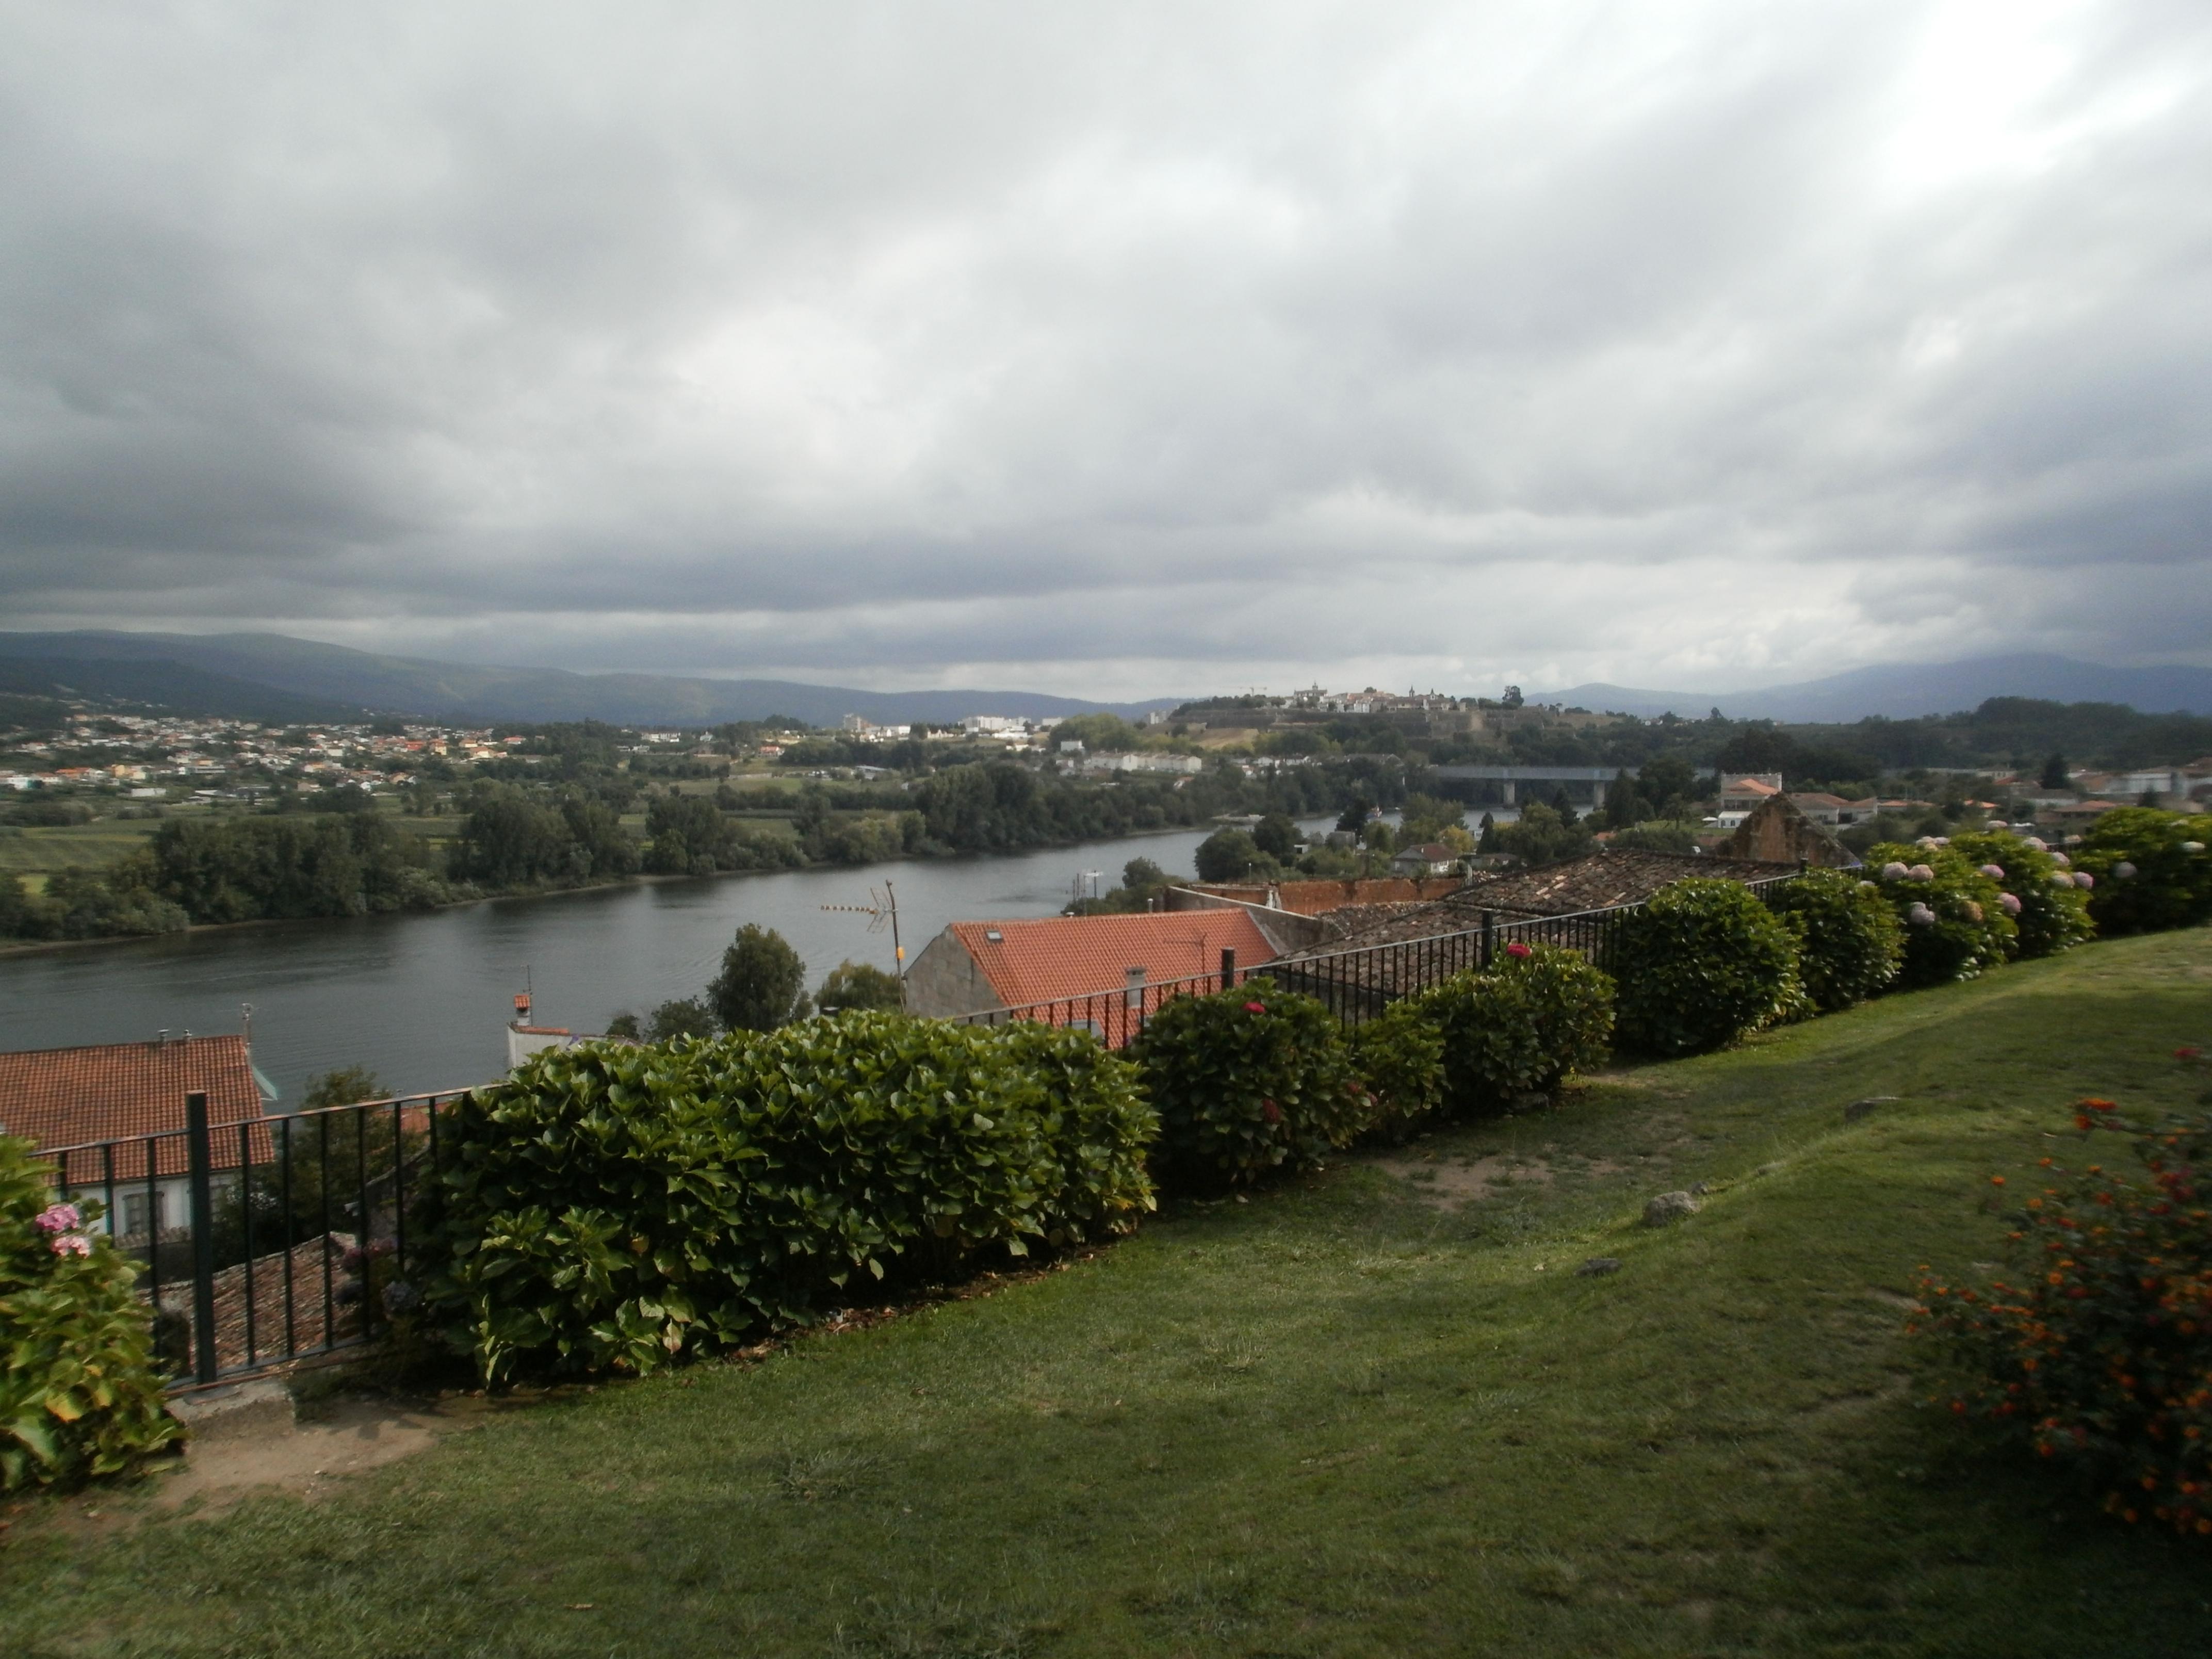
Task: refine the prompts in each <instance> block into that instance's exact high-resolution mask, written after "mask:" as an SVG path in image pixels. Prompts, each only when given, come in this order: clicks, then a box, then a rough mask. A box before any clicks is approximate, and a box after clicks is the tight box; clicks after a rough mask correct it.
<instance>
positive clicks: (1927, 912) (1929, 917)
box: [1905, 904, 1936, 927]
mask: <svg viewBox="0 0 2212 1659" xmlns="http://www.w3.org/2000/svg"><path fill="white" fill-rule="evenodd" d="M1905 920H1906V921H1909V922H1911V924H1912V925H1913V926H1914V927H1928V926H1929V925H1930V924H1931V923H1933V922H1934V921H1935V920H1936V913H1935V912H1934V911H1933V910H1931V909H1929V908H1928V907H1927V906H1926V905H1924V904H1916V905H1914V906H1913V907H1912V908H1911V909H1910V910H1907V911H1906V912H1905Z"/></svg>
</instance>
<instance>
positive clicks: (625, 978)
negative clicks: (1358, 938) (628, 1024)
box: [0, 819, 1328, 1102]
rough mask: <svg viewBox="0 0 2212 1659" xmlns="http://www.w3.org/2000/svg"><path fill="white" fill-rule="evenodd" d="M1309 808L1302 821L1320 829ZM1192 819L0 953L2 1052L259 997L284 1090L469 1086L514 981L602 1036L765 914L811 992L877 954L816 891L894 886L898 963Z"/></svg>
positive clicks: (1143, 850) (1110, 863)
mask: <svg viewBox="0 0 2212 1659" xmlns="http://www.w3.org/2000/svg"><path fill="white" fill-rule="evenodd" d="M1326 823H1328V820H1326V819H1314V820H1310V821H1309V826H1308V827H1313V826H1315V825H1322V824H1326ZM1206 833H1207V832H1206V830H1203V829H1193V830H1183V831H1177V832H1175V833H1173V834H1169V835H1160V836H1132V837H1129V838H1127V839H1124V840H1120V841H1111V842H1090V843H1087V844H1085V845H1083V846H1079V847H1073V848H1066V847H1061V848H1047V849H1044V850H1041V851H1037V852H1032V853H1018V854H1009V855H1006V856H1002V857H993V858H975V859H958V860H933V861H930V862H913V863H902V864H884V865H872V866H865V867H861V868H858V869H825V870H800V871H785V872H778V873H776V874H773V875H754V876H722V877H717V878H712V879H708V880H700V881H669V882H656V883H653V884H648V885H644V886H636V887H618V888H608V889H604V890H599V891H594V892H585V893H563V894H556V895H552V896H547V897H542V898H513V899H492V900H488V901H486V902H483V903H481V904H473V905H468V906H465V907H462V908H457V909H452V910H441V911H438V912H436V913H435V914H432V915H402V916H364V917H361V918H359V919H356V920H354V921H316V922H280V923H270V924H265V925H262V926H258V927H234V928H224V929H216V930H214V931H210V932H204V933H185V934H180V935H177V936H173V937H170V938H165V939H137V940H130V941H125V942H119V943H117V944H112V945H86V946H82V947H79V948H76V949H71V950H65V951H53V952H51V953H46V954H38V955H30V956H20V957H0V1048H58V1047H63V1046H66V1045H70V1044H76V1043H91V1042H130V1041H133V1040H136V1039H139V1038H150V1037H152V1036H154V1035H155V1032H156V1031H159V1030H163V1029H167V1030H170V1031H172V1032H176V1031H181V1030H192V1031H197V1032H200V1033H202V1034H207V1033H212V1032H218V1031H234V1030H237V1029H238V1027H239V1006H240V1004H241V1003H251V1004H252V1006H253V1052H254V1058H255V1060H257V1061H258V1063H259V1065H260V1066H261V1069H262V1070H263V1071H264V1073H267V1074H268V1075H269V1077H270V1079H271V1080H272V1081H274V1082H275V1083H276V1085H277V1086H278V1088H279V1089H280V1090H281V1091H283V1097H284V1099H285V1100H286V1101H288V1102H296V1101H297V1100H298V1099H299V1097H300V1095H301V1091H302V1089H303V1086H304V1085H305V1083H306V1081H307V1079H308V1078H310V1077H312V1076H313V1075H314V1074H315V1073H319V1072H324V1071H328V1070H330V1069H331V1068H332V1067H334V1066H354V1065H361V1066H369V1067H371V1068H373V1069H374V1071H375V1072H376V1073H377V1075H378V1076H379V1077H380V1078H381V1079H383V1081H384V1083H385V1085H386V1086H387V1087H388V1088H391V1089H393V1090H395V1091H400V1092H403V1093H411V1092H416V1091H426V1090H432V1089H449V1088H458V1087H460V1086H463V1085H469V1084H474V1083H480V1082H483V1080H484V1079H487V1078H490V1077H494V1076H496V1075H497V1074H498V1073H500V1072H501V1071H502V1070H503V1069H504V1068H505V1065H506V1049H505V1033H504V1030H503V1026H504V1024H505V1022H506V1020H507V1018H509V1017H510V1015H511V1012H512V1007H513V1004H512V998H513V994H514V993H515V992H517V991H520V990H521V989H522V988H523V986H524V983H525V981H526V979H527V980H528V981H530V982H531V983H532V987H533V988H534V990H535V992H536V995H537V1017H538V1020H539V1021H540V1022H541V1023H543V1024H551V1025H566V1026H568V1027H571V1028H573V1029H574V1030H594V1031H595V1030H601V1029H603V1028H604V1026H605V1022H606V1020H607V1018H608V1017H609V1016H611V1014H613V1013H614V1012H616V1011H617V1010H618V1009H622V1008H637V1009H645V1008H650V1007H652V1006H653V1005H654V1004H656V1003H659V1002H661V1001H663V1000H666V999H668V998H670V997H680V996H690V995H692V994H696V993H697V992H698V991H699V990H701V989H702V987H704V986H705V984H706V982H707V981H708V979H710V978H711V977H713V975H714V971H715V968H716V966H717V964H718V963H719V960H720V956H721V952H722V947H723V946H724V945H727V944H728V943H729V940H730V936H731V934H732V933H734V932H736V930H737V929H738V927H740V926H742V925H743V924H744V923H745V922H748V921H754V922H758V923H760V924H761V925H762V926H763V927H773V928H775V929H776V930H777V931H778V932H779V933H781V934H782V935H783V936H784V937H785V938H786V939H789V940H790V941H791V942H792V944H793V945H795V946H796V947H797V948H798V950H799V954H800V955H801V956H803V957H805V958H806V965H807V979H808V983H809V985H810V987H811V986H812V985H816V984H819V983H820V982H821V979H822V976H823V974H825V973H827V972H828V971H829V969H831V968H832V967H834V966H836V963H838V962H839V961H841V960H842V959H844V958H846V957H851V958H852V959H853V960H854V961H857V962H872V963H876V964H878V966H881V967H884V968H886V969H887V968H889V967H890V965H891V941H890V933H888V932H886V933H883V934H881V935H879V936H877V937H871V936H870V934H869V933H868V925H867V918H866V917H865V916H857V915H836V914H830V913H825V912H824V911H823V909H822V908H821V907H822V906H823V905H824V904H854V903H865V902H867V898H868V890H869V889H870V888H871V887H872V886H874V887H881V886H882V884H884V881H885V880H887V879H888V880H890V881H891V882H893V883H895V884H896V887H897V890H898V901H899V928H900V933H901V934H902V937H903V939H904V940H905V942H906V947H907V959H908V961H909V962H911V961H912V960H913V959H914V957H915V953H916V952H917V951H920V949H921V946H922V945H926V944H927V943H928V941H929V940H930V939H932V938H933V936H934V935H935V934H936V933H938V932H939V929H941V928H942V927H944V926H945V923H946V922H948V921H954V920H956V919H968V918H983V917H1006V916H1038V915H1052V914H1053V913H1054V912H1055V911H1057V910H1058V909H1059V908H1060V907H1061V906H1062V905H1064V904H1066V902H1067V899H1068V895H1069V893H1070V891H1071V890H1072V886H1073V880H1074V878H1075V877H1076V875H1077V874H1078V873H1079V872H1082V871H1085V870H1097V871H1100V872H1103V875H1104V878H1105V881H1106V884H1108V885H1109V886H1110V885H1112V884H1114V883H1115V881H1116V880H1118V879H1119V878H1120V875H1121V866H1122V865H1123V864H1125V863H1126V862H1127V860H1130V859H1133V858H1139V857H1142V858H1148V859H1151V860H1153V861H1154V862H1155V863H1157V864H1158V865H1159V866H1162V867H1163V868H1164V869H1165V870H1167V871H1168V872H1169V873H1170V874H1171V875H1179V876H1182V877H1184V878H1188V877H1189V876H1190V874H1191V871H1192V862H1191V860H1192V854H1194V851H1195V850H1196V848H1197V846H1198V843H1199V842H1200V841H1202V840H1204V839H1205V838H1206Z"/></svg>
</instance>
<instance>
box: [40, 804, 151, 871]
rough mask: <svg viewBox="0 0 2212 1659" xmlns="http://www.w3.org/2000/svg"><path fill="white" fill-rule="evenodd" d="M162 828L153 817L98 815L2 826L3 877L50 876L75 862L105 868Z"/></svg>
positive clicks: (144, 842)
mask: <svg viewBox="0 0 2212 1659" xmlns="http://www.w3.org/2000/svg"><path fill="white" fill-rule="evenodd" d="M160 828H161V823H159V822H158V821H157V820H155V819H153V818H120V819H118V818H97V819H94V821H93V822H92V823H58V824H31V825H23V826H9V827H7V828H0V876H32V877H38V876H47V875H52V874H53V873H54V872H56V871H59V870H65V869H67V868H68V867H69V866H70V865H73V864H74V865H76V866H80V867H82V868H83V869H87V870H104V869H106V867H107V866H109V865H111V864H112V863H114V862H115V861H116V860H118V859H120V858H122V857H124V856H125V854H131V853H135V852H137V850H138V849H139V848H142V847H143V846H144V845H145V844H146V843H147V842H149V841H150V840H152V839H153V837H154V832H155V830H156V829H160Z"/></svg>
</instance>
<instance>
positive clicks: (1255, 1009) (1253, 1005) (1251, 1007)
mask: <svg viewBox="0 0 2212 1659" xmlns="http://www.w3.org/2000/svg"><path fill="white" fill-rule="evenodd" d="M1244 1012H1246V1013H1248V1014H1264V1013H1266V1012H1267V1004H1266V1003H1264V1002H1248V1003H1246V1004H1245V1005H1244Z"/></svg>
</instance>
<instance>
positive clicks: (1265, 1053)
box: [1129, 979, 1370, 1189]
mask: <svg viewBox="0 0 2212 1659" xmlns="http://www.w3.org/2000/svg"><path fill="white" fill-rule="evenodd" d="M1129 1052H1130V1054H1131V1055H1132V1057H1133V1058H1134V1060H1136V1062H1137V1064H1138V1065H1139V1066H1140V1067H1141V1068H1142V1069H1143V1072H1144V1079H1145V1089H1146V1093H1147V1094H1148V1095H1149V1096H1150V1097H1151V1098H1152V1105H1153V1106H1154V1107H1155V1108H1156V1109H1158V1112H1159V1115H1160V1140H1159V1152H1158V1162H1159V1166H1160V1173H1161V1177H1162V1179H1163V1180H1164V1181H1166V1182H1170V1183H1171V1184H1173V1185H1175V1186H1177V1187H1182V1188H1199V1189H1205V1188H1218V1187H1220V1186H1223V1185H1226V1184H1231V1183H1243V1182H1255V1181H1259V1180H1261V1179H1264V1178H1266V1177H1267V1176H1273V1175H1277V1174H1285V1173H1289V1172H1291V1171H1294V1170H1305V1169H1311V1168H1313V1167H1315V1166H1316V1165H1317V1164H1321V1163H1322V1161H1323V1160H1325V1159H1326V1158H1328V1155H1329V1153H1330V1152H1333V1151H1335V1150H1336V1149H1338V1148H1340V1147H1343V1146H1350V1145H1351V1144H1352V1141H1353V1140H1354V1139H1357V1138H1358V1134H1359V1133H1360V1131H1361V1130H1362V1129H1364V1127H1366V1125H1367V1121H1368V1114H1369V1109H1370V1108H1369V1104H1368V1099H1367V1091H1366V1090H1365V1089H1364V1088H1363V1087H1362V1086H1361V1085H1360V1083H1359V1080H1358V1079H1357V1078H1356V1077H1354V1076H1353V1075H1352V1066H1351V1065H1350V1063H1349V1060H1348V1058H1347V1056H1346V1052H1345V1047H1344V1042H1343V1040H1342V1039H1341V1038H1340V1036H1339V1035H1338V1033H1337V1027H1336V1021H1335V1019H1334V1018H1333V1017H1332V1016H1331V1015H1330V1013H1329V1012H1328V1009H1327V1008H1326V1007H1324V1006H1322V1004H1321V1003H1320V1002H1318V1001H1316V1000H1315V999H1314V998H1312V997H1310V996H1304V995H1301V994H1298V993H1297V992H1293V991H1285V990H1283V989H1281V988H1280V987H1278V986H1277V985H1276V984H1275V983H1274V982H1273V981H1272V980H1267V979H1255V980H1252V981H1249V982H1248V983H1246V984H1244V985H1242V986H1239V987H1235V988H1233V989H1231V990H1226V991H1218V992H1215V993H1213V994H1211V995H1207V996H1193V997H1177V998H1176V999H1175V1000H1173V1001H1172V1002H1170V1003H1169V1004H1168V1005H1167V1006H1164V1007H1163V1008H1162V1009H1161V1010H1160V1011H1159V1012H1158V1013H1156V1014H1154V1015H1153V1016H1152V1018H1151V1019H1150V1020H1149V1021H1148V1022H1146V1026H1145V1029H1144V1031H1143V1032H1142V1033H1141V1034H1140V1035H1139V1037H1138V1038H1137V1041H1136V1042H1133V1043H1132V1044H1131V1045H1130V1048H1129Z"/></svg>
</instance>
